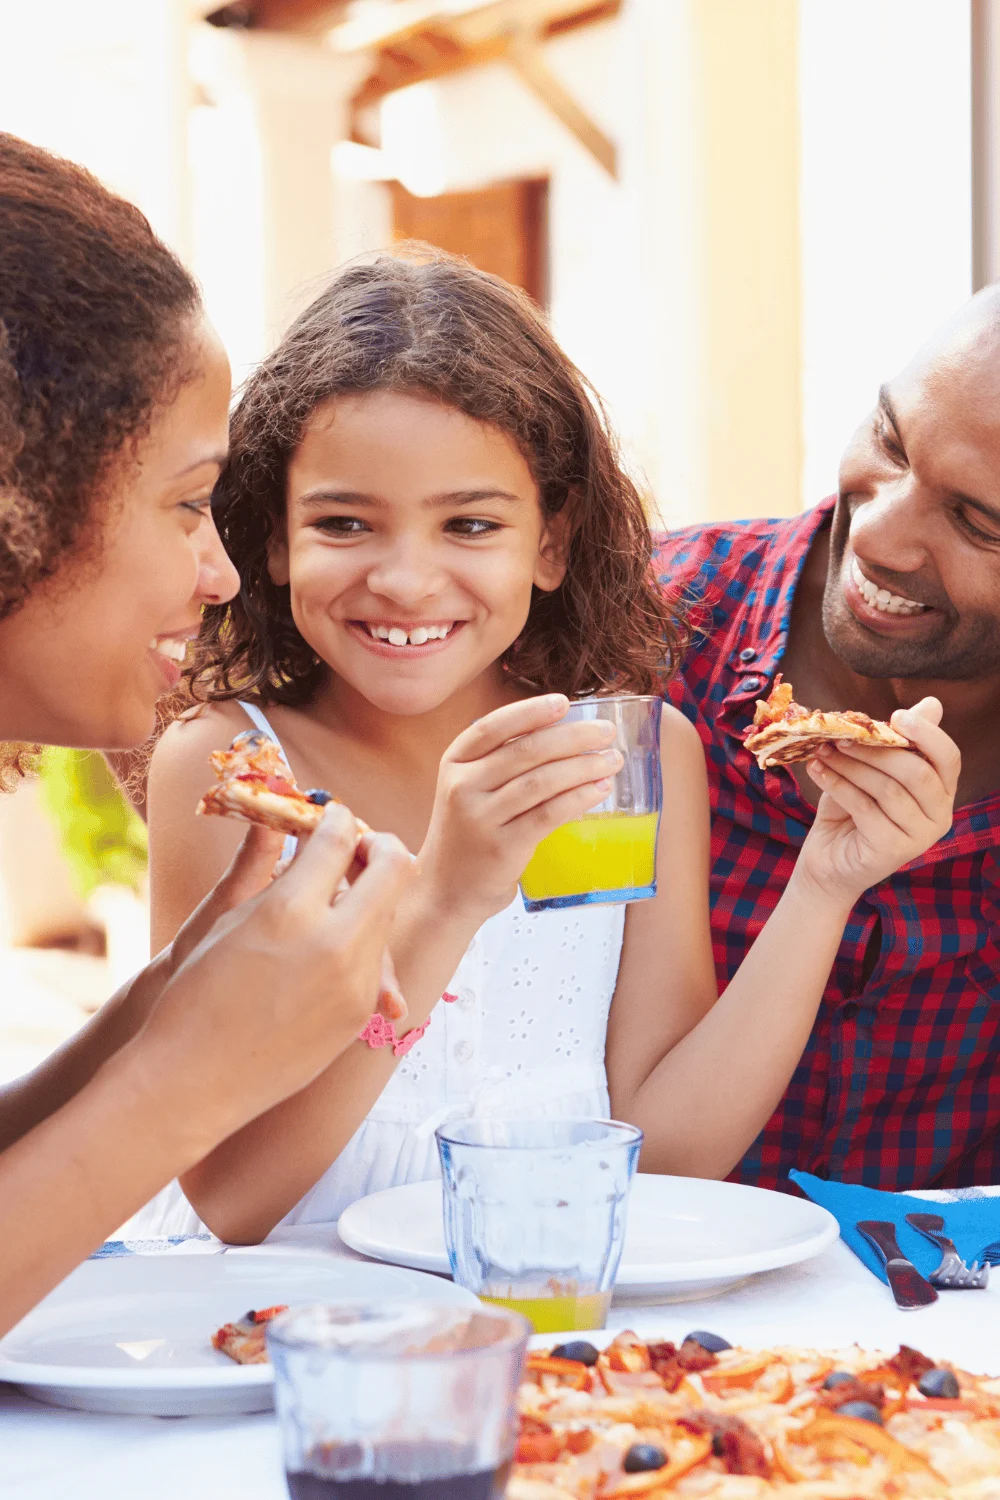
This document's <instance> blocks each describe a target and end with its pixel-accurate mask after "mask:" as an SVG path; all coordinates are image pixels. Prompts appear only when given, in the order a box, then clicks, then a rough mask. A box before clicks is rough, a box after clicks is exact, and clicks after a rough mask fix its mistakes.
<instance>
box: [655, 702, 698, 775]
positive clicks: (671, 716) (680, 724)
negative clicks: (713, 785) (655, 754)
mask: <svg viewBox="0 0 1000 1500" xmlns="http://www.w3.org/2000/svg"><path fill="white" fill-rule="evenodd" d="M660 748H661V752H662V751H664V750H665V751H667V752H668V753H669V754H670V755H671V756H674V755H677V756H681V757H683V759H684V760H685V761H690V762H697V763H698V764H702V763H703V762H704V759H705V752H704V749H703V747H702V743H701V736H700V735H699V733H698V731H697V729H696V728H695V727H694V725H693V724H692V723H691V720H690V719H688V718H686V717H685V715H684V714H682V713H681V711H680V709H679V708H674V706H673V704H672V703H664V705H663V714H662V716H661V719H660Z"/></svg>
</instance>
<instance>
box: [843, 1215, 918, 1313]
mask: <svg viewBox="0 0 1000 1500" xmlns="http://www.w3.org/2000/svg"><path fill="white" fill-rule="evenodd" d="M854 1227H855V1229H857V1230H858V1232H859V1234H863V1235H864V1237H865V1239H866V1240H867V1241H868V1243H869V1244H870V1245H874V1246H875V1249H876V1250H877V1251H878V1253H879V1254H880V1255H881V1257H882V1259H883V1261H884V1262H885V1274H886V1275H887V1276H888V1278H889V1287H890V1290H891V1291H892V1295H893V1296H894V1297H895V1299H896V1306H897V1307H899V1308H902V1310H903V1311H904V1312H909V1311H910V1309H911V1308H914V1307H930V1305H931V1303H932V1302H936V1301H937V1299H938V1294H937V1292H936V1291H935V1290H934V1288H933V1287H932V1286H931V1284H930V1282H929V1281H927V1280H925V1278H924V1277H923V1276H921V1274H920V1272H919V1271H918V1270H917V1268H916V1266H915V1265H914V1264H913V1263H912V1261H908V1260H907V1259H906V1257H905V1255H904V1254H903V1252H902V1250H900V1248H899V1246H898V1244H897V1243H896V1226H895V1224H893V1223H891V1222H890V1221H889V1220H888V1219H861V1220H860V1221H859V1222H858V1223H857V1224H855V1226H854Z"/></svg>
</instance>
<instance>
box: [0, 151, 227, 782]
mask: <svg viewBox="0 0 1000 1500" xmlns="http://www.w3.org/2000/svg"><path fill="white" fill-rule="evenodd" d="M199 308H200V299H199V295H198V290H197V287H196V286H195V283H194V281H193V280H192V279H191V277H190V276H189V275H188V273H187V272H186V271H185V270H184V268H183V266H182V265H181V263H180V262H179V261H178V260H177V258H176V256H174V255H173V254H172V253H171V251H169V250H168V249H167V247H166V246H165V245H163V244H161V242H160V241H159V240H158V239H157V238H156V236H155V235H154V233H153V231H152V229H151V228H150V226H149V224H148V223H147V221H146V219H145V218H144V217H143V215H142V214H141V213H140V212H139V210H138V209H137V208H135V207H133V205H132V204H131V203H126V202H125V200H124V199H122V198H118V197H116V196H115V195H114V194H113V193H110V192H108V190H107V189H106V188H104V187H102V186H101V184H100V183H99V182H98V181H97V179H96V178H95V177H92V176H91V175H90V173H89V172H86V171H84V169H83V168H82V167H78V166H76V165H74V164H73V163H72V162H68V161H64V160H62V159H61V158H59V157H56V156H52V155H50V154H49V152H47V151H43V150H41V149H40V148H39V147H37V146H32V145H29V144H28V142H27V141H22V140H19V139H18V138H17V137H16V136H13V135H6V134H2V133H0V620H2V619H4V618H5V617H6V616H7V615H10V614H12V613H13V611H14V610H16V609H18V608H20V606H21V605H22V604H23V603H24V601H25V599H26V598H27V597H28V595H29V593H30V592H31V590H32V589H33V588H34V587H35V585H36V584H38V583H39V582H40V581H41V580H42V579H44V578H48V577H50V576H51V575H52V574H53V573H54V572H55V571H56V570H57V568H58V567H59V565H60V564H61V563H62V561H63V560H64V559H65V558H66V556H67V555H68V554H69V553H70V552H72V551H76V550H79V549H80V547H81V546H87V545H90V544H92V543H93V541H94V540H95V537H96V533H95V528H94V524H93V523H94V522H96V521H97V520H98V518H99V517H98V510H99V504H100V499H101V496H102V494H103V492H104V490H105V488H106V481H107V480H108V478H109V477H110V475H111V473H112V471H117V466H118V465H119V464H120V463H122V462H125V461H127V459H128V457H129V455H130V453H131V451H132V445H133V444H134V442H135V441H136V439H137V438H139V437H141V436H142V435H143V433H144V432H145V430H146V428H147V426H148V423H149V419H150V417H151V415H152V412H153V410H154V407H155V406H156V405H157V404H158V402H160V401H162V400H164V399H166V397H167V396H168V395H169V391H170V389H171V387H172V385H173V384H174V383H175V382H176V383H178V384H179V383H180V382H181V381H182V380H183V378H184V375H185V373H186V369H185V354H186V345H187V337H186V336H187V334H188V332H189V329H190V326H191V321H192V320H193V318H194V317H195V316H196V315H197V313H198V311H199ZM24 764H25V760H24V747H17V746H8V747H0V787H2V786H3V784H4V780H5V774H6V777H7V778H8V779H11V778H16V776H17V774H19V773H20V772H21V771H22V770H23V768H24Z"/></svg>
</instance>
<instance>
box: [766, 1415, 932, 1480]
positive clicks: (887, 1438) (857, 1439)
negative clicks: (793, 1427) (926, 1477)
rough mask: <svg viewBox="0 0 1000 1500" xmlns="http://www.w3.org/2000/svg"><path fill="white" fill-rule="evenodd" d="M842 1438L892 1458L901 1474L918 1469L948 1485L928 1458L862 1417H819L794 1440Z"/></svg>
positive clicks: (800, 1431)
mask: <svg viewBox="0 0 1000 1500" xmlns="http://www.w3.org/2000/svg"><path fill="white" fill-rule="evenodd" d="M838 1437H839V1438H842V1439H845V1440H846V1441H847V1442H848V1443H850V1444H852V1445H854V1446H856V1447H858V1448H863V1449H864V1450H865V1451H866V1452H868V1453H874V1454H879V1455H880V1456H881V1457H882V1458H886V1459H888V1461H889V1463H890V1464H891V1466H892V1467H893V1468H894V1469H895V1470H896V1471H897V1472H898V1471H900V1470H904V1469H917V1470H919V1471H920V1472H921V1473H923V1474H930V1475H931V1476H932V1477H933V1478H934V1479H936V1480H937V1481H938V1482H939V1483H940V1484H943V1483H944V1480H943V1479H942V1478H941V1476H940V1474H938V1473H937V1472H936V1471H935V1470H934V1469H933V1468H932V1467H931V1465H930V1464H929V1463H928V1462H927V1460H926V1458H922V1457H921V1455H920V1454H919V1453H914V1452H913V1451H912V1450H911V1449H910V1448H906V1447H904V1446H903V1444H902V1443H901V1442H899V1440H898V1439H897V1438H894V1437H893V1436H892V1435H891V1434H890V1433H888V1432H886V1430H885V1428H884V1427H878V1426H876V1424H875V1423H874V1422H866V1421H864V1420H863V1419H862V1418H861V1417H842V1416H839V1415H838V1414H837V1413H836V1412H831V1413H830V1415H829V1416H821V1417H816V1418H815V1419H814V1420H813V1421H812V1422H810V1423H809V1425H808V1426H807V1427H802V1428H800V1429H799V1431H798V1432H797V1433H795V1435H794V1440H795V1441H796V1442H797V1443H811V1442H822V1441H823V1440H824V1439H827V1438H838Z"/></svg>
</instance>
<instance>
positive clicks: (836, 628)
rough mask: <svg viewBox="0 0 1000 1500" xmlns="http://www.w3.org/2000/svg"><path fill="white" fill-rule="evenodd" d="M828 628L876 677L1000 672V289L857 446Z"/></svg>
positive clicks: (962, 322) (843, 486) (835, 557)
mask: <svg viewBox="0 0 1000 1500" xmlns="http://www.w3.org/2000/svg"><path fill="white" fill-rule="evenodd" d="M823 628H824V632H825V634H826V637H827V640H828V642H829V644H830V646H831V647H832V649H833V650H834V652H835V653H836V654H837V655H838V656H839V657H840V658H841V659H842V660H843V661H844V662H846V663H847V665H848V666H850V667H851V668H852V669H853V670H854V671H855V672H858V673H860V674H861V675H863V676H866V677H875V678H889V677H891V678H920V679H929V680H935V679H937V680H971V679H976V678H981V677H986V676H990V675H992V674H995V673H1000V286H998V287H988V288H986V289H985V290H984V291H982V292H980V293H979V294H978V295H977V296H976V297H973V298H972V300H971V301H970V302H968V303H967V304H966V305H965V306H964V307H963V308H962V309H961V310H960V311H959V312H958V313H957V314H956V315H955V316H954V317H953V318H951V319H949V321H948V322H947V323H946V324H945V325H944V326H943V327H942V328H940V329H938V330H937V331H936V332H935V333H934V334H933V335H932V337H931V338H930V339H929V340H928V341H927V343H926V344H924V346H923V347H922V348H921V349H920V351H919V352H918V353H917V354H916V355H915V356H914V358H913V359H912V360H911V361H910V363H909V364H908V365H907V366H906V367H905V369H903V370H902V371H901V372H900V374H899V375H897V376H896V377H895V378H894V379H893V380H891V381H889V382H888V383H887V384H886V385H885V386H883V387H882V390H881V392H880V393H879V401H878V405H877V406H876V408H875V410H874V412H873V413H872V414H871V415H870V416H869V417H868V419H867V420H866V421H865V422H864V423H863V424H862V425H861V427H860V428H859V429H858V431H857V432H856V433H855V435H854V438H853V439H852V441H851V444H850V446H849V447H848V449H847V452H846V453H845V454H844V458H843V461H842V463H841V471H840V494H839V498H838V501H837V507H836V511H835V513H834V520H833V530H832V535H831V543H830V561H829V569H828V575H827V584H826V591H825V595H824V603H823Z"/></svg>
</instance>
